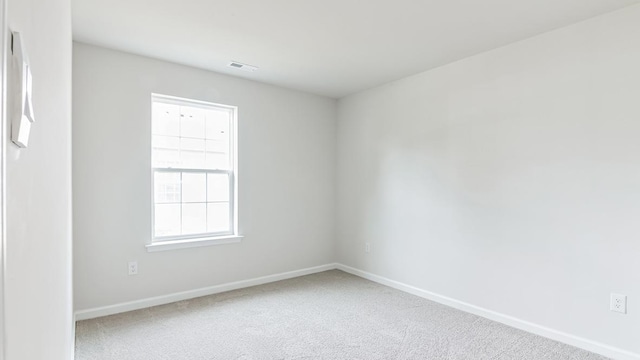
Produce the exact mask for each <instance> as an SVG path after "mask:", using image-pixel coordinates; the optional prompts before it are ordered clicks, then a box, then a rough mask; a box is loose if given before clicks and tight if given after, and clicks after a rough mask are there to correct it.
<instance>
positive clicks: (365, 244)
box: [364, 243, 371, 252]
mask: <svg viewBox="0 0 640 360" xmlns="http://www.w3.org/2000/svg"><path fill="white" fill-rule="evenodd" d="M364 252H371V243H364Z"/></svg>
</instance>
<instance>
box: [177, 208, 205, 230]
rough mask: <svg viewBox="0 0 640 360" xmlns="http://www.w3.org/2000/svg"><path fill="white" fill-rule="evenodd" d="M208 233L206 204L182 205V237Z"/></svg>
mask: <svg viewBox="0 0 640 360" xmlns="http://www.w3.org/2000/svg"><path fill="white" fill-rule="evenodd" d="M206 232H207V208H206V204H182V235H189V234H204V233H206Z"/></svg>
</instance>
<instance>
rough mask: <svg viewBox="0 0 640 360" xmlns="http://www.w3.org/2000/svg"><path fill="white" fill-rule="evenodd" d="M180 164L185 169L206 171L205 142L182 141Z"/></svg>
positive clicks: (195, 140)
mask: <svg viewBox="0 0 640 360" xmlns="http://www.w3.org/2000/svg"><path fill="white" fill-rule="evenodd" d="M180 149H181V152H180V160H181V161H180V162H181V166H182V167H183V168H185V169H204V168H205V156H204V140H197V139H180Z"/></svg>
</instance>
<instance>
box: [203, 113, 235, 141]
mask: <svg viewBox="0 0 640 360" xmlns="http://www.w3.org/2000/svg"><path fill="white" fill-rule="evenodd" d="M206 121H207V126H206V128H207V132H206V138H207V139H212V140H221V141H228V140H229V123H230V121H231V112H230V111H228V110H208V111H207V113H206Z"/></svg>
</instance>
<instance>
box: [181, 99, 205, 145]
mask: <svg viewBox="0 0 640 360" xmlns="http://www.w3.org/2000/svg"><path fill="white" fill-rule="evenodd" d="M204 123H205V110H204V109H200V108H196V107H189V106H181V107H180V126H181V127H180V131H181V134H180V136H182V137H190V138H199V139H204V131H205V126H204Z"/></svg>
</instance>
